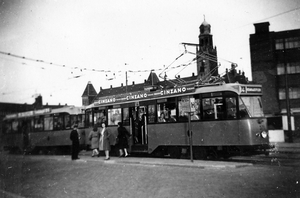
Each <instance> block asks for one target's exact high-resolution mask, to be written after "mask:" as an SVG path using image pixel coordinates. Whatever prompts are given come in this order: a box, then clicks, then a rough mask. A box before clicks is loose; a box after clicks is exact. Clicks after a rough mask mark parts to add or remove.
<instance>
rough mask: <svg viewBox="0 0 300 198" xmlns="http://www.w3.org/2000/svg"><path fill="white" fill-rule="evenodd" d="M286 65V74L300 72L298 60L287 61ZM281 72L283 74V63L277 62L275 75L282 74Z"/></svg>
mask: <svg viewBox="0 0 300 198" xmlns="http://www.w3.org/2000/svg"><path fill="white" fill-rule="evenodd" d="M286 66H287V73H288V74H296V73H300V62H292V63H287V64H286ZM283 74H285V72H284V64H283V63H278V64H277V75H283Z"/></svg>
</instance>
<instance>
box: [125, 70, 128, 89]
mask: <svg viewBox="0 0 300 198" xmlns="http://www.w3.org/2000/svg"><path fill="white" fill-rule="evenodd" d="M125 78H126V93H127V84H128V80H127V71H126V72H125Z"/></svg>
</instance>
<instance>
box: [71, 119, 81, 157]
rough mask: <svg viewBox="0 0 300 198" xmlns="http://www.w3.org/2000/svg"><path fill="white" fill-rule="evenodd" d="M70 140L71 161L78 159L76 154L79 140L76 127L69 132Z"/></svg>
mask: <svg viewBox="0 0 300 198" xmlns="http://www.w3.org/2000/svg"><path fill="white" fill-rule="evenodd" d="M70 139H71V141H72V160H77V159H79V157H78V153H79V140H80V136H79V134H78V129H77V125H74V126H73V130H72V131H71V134H70Z"/></svg>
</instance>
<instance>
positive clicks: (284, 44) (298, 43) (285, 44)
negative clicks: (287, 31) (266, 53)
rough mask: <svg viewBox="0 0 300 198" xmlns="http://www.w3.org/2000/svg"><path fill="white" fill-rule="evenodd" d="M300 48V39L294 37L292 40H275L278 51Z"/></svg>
mask: <svg viewBox="0 0 300 198" xmlns="http://www.w3.org/2000/svg"><path fill="white" fill-rule="evenodd" d="M297 47H300V37H292V38H286V39H284V40H283V39H276V40H275V49H276V50H282V49H284V48H286V49H292V48H297Z"/></svg>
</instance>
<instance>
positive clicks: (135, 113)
mask: <svg viewBox="0 0 300 198" xmlns="http://www.w3.org/2000/svg"><path fill="white" fill-rule="evenodd" d="M130 110H131V129H132V138H133V144H134V145H137V144H139V145H145V144H148V136H147V123H146V122H147V119H146V107H145V106H136V107H131V108H130Z"/></svg>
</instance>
